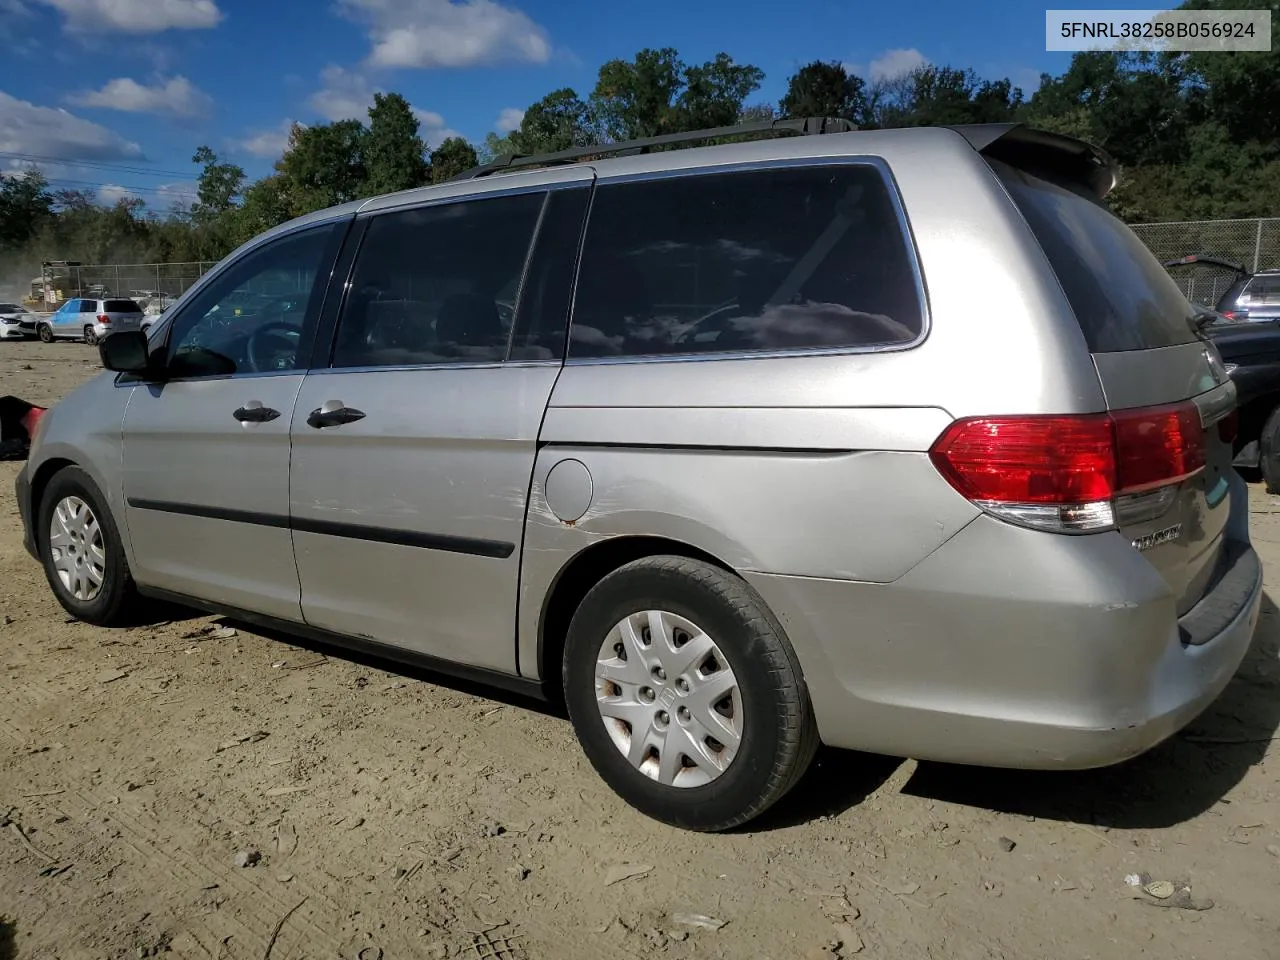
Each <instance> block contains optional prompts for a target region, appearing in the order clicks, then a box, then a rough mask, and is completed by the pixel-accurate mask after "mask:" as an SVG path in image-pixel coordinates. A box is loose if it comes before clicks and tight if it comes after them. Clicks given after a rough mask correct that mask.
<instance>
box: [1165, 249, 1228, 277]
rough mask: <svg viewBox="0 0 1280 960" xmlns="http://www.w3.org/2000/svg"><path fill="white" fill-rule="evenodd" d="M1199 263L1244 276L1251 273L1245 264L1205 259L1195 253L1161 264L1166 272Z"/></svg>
mask: <svg viewBox="0 0 1280 960" xmlns="http://www.w3.org/2000/svg"><path fill="white" fill-rule="evenodd" d="M1198 263H1204V264H1208V265H1209V266H1211V267H1222V268H1224V269H1226V270H1233V271H1235V272H1236V273H1238V274H1240V275H1241V276H1244V275H1245V274H1247V273H1248V272H1249V271H1248V270H1246V269H1245V268H1244V265H1243V264H1239V263H1232V262H1231V261H1230V260H1219V259H1218V258H1217V257H1205V256H1201V255H1200V254H1198V253H1193V254H1191V255H1190V256H1187V257H1179V258H1178V259H1177V260H1166V261H1165V262H1164V263H1162V264H1161V266H1162V267H1164V268H1165V269H1166V270H1168V269H1169V268H1170V267H1192V266H1195V265H1196V264H1198Z"/></svg>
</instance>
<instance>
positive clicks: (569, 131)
mask: <svg viewBox="0 0 1280 960" xmlns="http://www.w3.org/2000/svg"><path fill="white" fill-rule="evenodd" d="M593 138H594V131H593V130H592V129H591V111H590V108H589V107H588V106H587V104H586V103H584V102H583V101H582V100H581V99H580V98H579V97H578V94H577V93H576V92H575V91H574V90H573V89H572V88H571V87H564V88H562V89H560V90H555V91H553V92H551V93H549V94H547V95H546V96H545V97H543V98H542V99H541V100H539V101H538V102H537V103H535V104H533V105H531V106H530V107H529V109H527V110H526V111H525V112H524V119H522V120H521V121H520V129H518V130H515V131H513V132H512V134H511V137H510V144H511V146H512V147H514V148H515V149H514V150H512V151H509V152H513V153H524V154H532V153H554V152H556V151H558V150H568V149H570V148H571V147H582V146H586V145H587V144H590V143H592V142H593ZM486 144H487V141H486ZM494 148H497V144H496V143H495V145H494ZM494 148H491V149H494ZM500 155H501V154H497V153H495V156H500Z"/></svg>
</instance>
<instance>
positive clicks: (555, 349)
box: [509, 187, 591, 360]
mask: <svg viewBox="0 0 1280 960" xmlns="http://www.w3.org/2000/svg"><path fill="white" fill-rule="evenodd" d="M590 198H591V191H590V190H589V189H587V188H585V187H573V188H569V189H564V190H553V191H552V192H551V194H550V196H549V197H548V199H547V209H546V212H545V213H544V214H543V216H542V223H541V225H540V226H539V227H538V239H537V241H536V242H535V244H534V250H533V259H532V260H531V261H530V263H529V272H528V275H527V277H526V278H525V282H524V291H523V292H522V293H521V295H520V311H519V314H518V316H517V317H516V329H515V333H514V334H512V337H511V353H510V354H509V359H511V360H563V359H564V342H565V334H566V333H567V332H568V326H569V304H570V300H571V295H572V292H573V273H574V270H575V269H576V267H577V260H578V244H579V242H580V241H581V240H582V226H583V220H584V219H585V217H586V215H587V203H588V201H589V200H590Z"/></svg>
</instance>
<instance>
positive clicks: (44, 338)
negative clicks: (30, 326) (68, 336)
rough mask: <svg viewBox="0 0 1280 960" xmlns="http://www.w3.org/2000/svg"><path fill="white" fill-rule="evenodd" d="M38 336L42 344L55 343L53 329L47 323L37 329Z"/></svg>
mask: <svg viewBox="0 0 1280 960" xmlns="http://www.w3.org/2000/svg"><path fill="white" fill-rule="evenodd" d="M36 336H37V337H39V338H40V342H41V343H53V328H52V327H50V326H49V325H48V324H47V323H42V324H40V326H38V327H36Z"/></svg>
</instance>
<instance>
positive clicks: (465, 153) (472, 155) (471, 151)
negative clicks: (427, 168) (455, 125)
mask: <svg viewBox="0 0 1280 960" xmlns="http://www.w3.org/2000/svg"><path fill="white" fill-rule="evenodd" d="M478 162H479V161H478V159H477V157H476V148H475V147H473V146H472V145H471V144H469V143H468V142H467V141H466V140H463V139H462V138H461V137H449V138H448V139H447V140H445V141H444V142H443V143H442V144H440V146H438V147H436V148H435V149H434V150H432V151H431V182H432V183H444V182H445V181H446V180H451V179H452V178H453V177H456V176H457V175H458V174H460V173H463V172H465V171H467V170H470V169H471V168H472V167H474V166H475V165H476V164H477V163H478Z"/></svg>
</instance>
